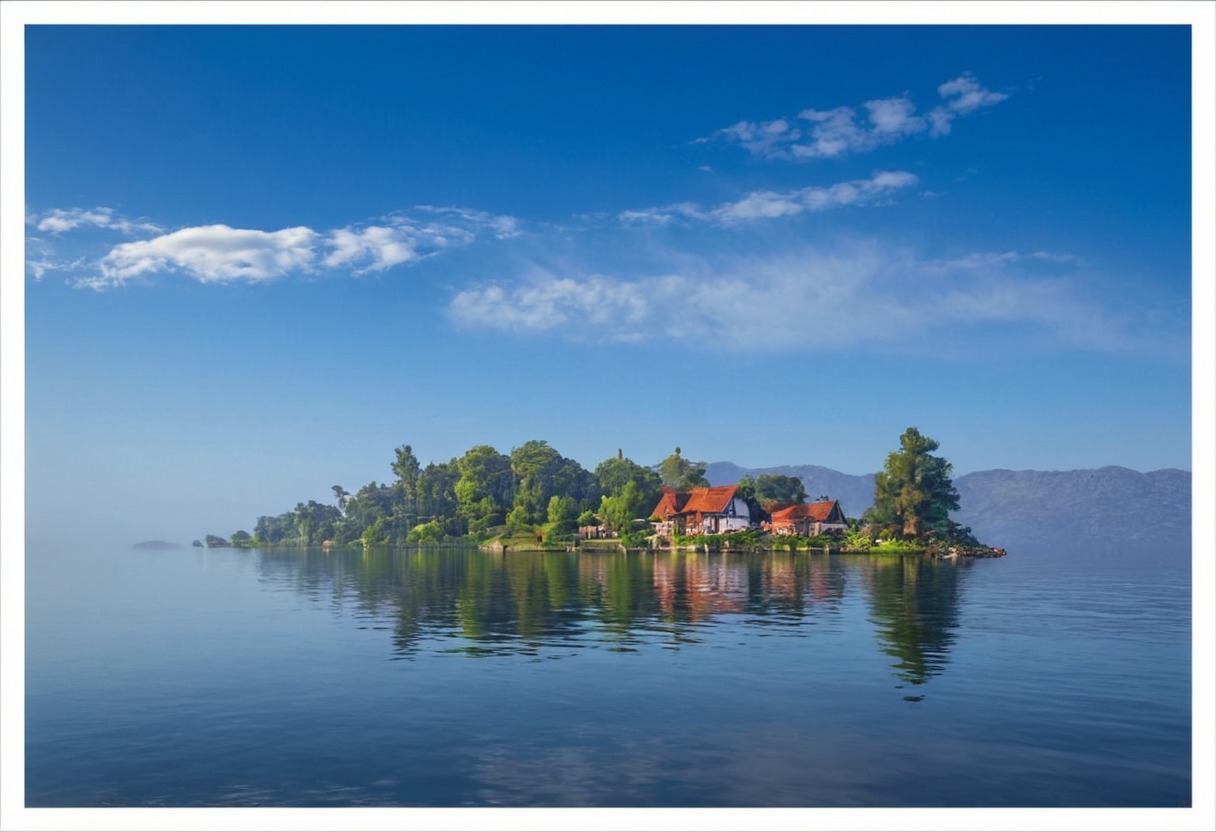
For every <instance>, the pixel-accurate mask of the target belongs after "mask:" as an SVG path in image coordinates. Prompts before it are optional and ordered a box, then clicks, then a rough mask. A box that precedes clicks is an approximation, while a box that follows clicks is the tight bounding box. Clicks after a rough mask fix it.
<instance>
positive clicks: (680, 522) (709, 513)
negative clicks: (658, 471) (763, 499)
mask: <svg viewBox="0 0 1216 832" xmlns="http://www.w3.org/2000/svg"><path fill="white" fill-rule="evenodd" d="M738 490H739V486H738V485H717V486H711V487H709V488H694V489H692V490H691V491H676V490H675V489H673V488H668V487H666V486H664V488H663V496H662V498H660V500H659V504H658V505H657V506H655V509H654V511H653V512H651V515H652V516H655V517H658V518H659V521H660V522H659V531H660V533H663V532H671V531H680V530H681V529H682V530H684V532H685V533H687V534H722V533H724V532H733V531H740V530H742V529H746V528H748V527H749V526H751V510H750V509H749V508H748V505H747V501H746V500H744V499H743V498H742V497H739V496H738V495H737V493H736V492H738Z"/></svg>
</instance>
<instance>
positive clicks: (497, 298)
mask: <svg viewBox="0 0 1216 832" xmlns="http://www.w3.org/2000/svg"><path fill="white" fill-rule="evenodd" d="M1040 255H1041V253H1035V254H1029V255H1023V254H1020V253H1018V252H1004V253H999V254H984V253H980V254H975V255H969V256H965V257H961V258H957V259H956V260H953V261H931V260H928V261H921V260H917V259H916V258H914V257H911V256H907V255H889V254H884V253H883V252H881V251H879V249H878V247H877V246H876V245H861V246H854V247H852V248H846V249H841V250H836V251H824V250H818V249H811V248H804V249H800V250H797V251H790V252H786V253H784V254H780V255H770V256H765V257H760V258H750V259H740V258H735V259H718V260H716V261H715V262H714V263H713V264H712V265H709V264H706V263H704V262H702V263H699V264H692V265H688V264H686V267H685V268H684V269H682V270H680V271H678V272H675V273H661V274H657V275H654V276H643V277H637V278H632V279H615V278H611V277H607V276H604V275H593V276H591V277H586V278H581V277H572V276H569V275H555V274H552V273H549V272H544V271H539V272H535V273H532V274H530V275H529V276H528V277H527V278H525V279H523V280H521V281H519V282H517V283H515V284H514V285H512V284H508V283H503V282H495V283H489V284H483V285H481V286H478V287H474V288H471V289H467V290H465V291H462V292H460V293H459V294H457V295H456V296H455V297H454V298H453V300H452V302H451V304H450V306H449V313H450V314H451V316H452V317H453V319H454V320H455V321H456V322H457V323H458V324H462V325H466V326H472V327H476V328H478V329H492V330H505V331H515V332H521V333H530V334H540V333H548V334H551V335H555V336H558V337H562V338H566V339H569V340H577V341H584V340H599V341H606V342H638V341H669V342H676V343H682V344H686V345H689V346H692V347H695V348H704V349H707V350H721V349H735V350H743V351H747V352H765V351H784V350H791V349H811V350H824V351H830V350H835V349H840V348H846V347H854V346H858V345H866V344H870V345H874V344H884V343H885V344H910V343H921V344H926V345H932V344H935V343H939V342H941V341H942V340H943V339H948V338H950V337H952V336H959V335H961V334H962V333H967V332H971V333H977V337H976V338H968V339H966V340H965V341H964V343H967V344H968V345H969V349H970V348H978V338H979V337H980V336H982V337H984V338H986V337H992V336H994V335H999V333H1000V332H1001V331H1003V330H1005V329H1008V328H1017V327H1031V328H1036V329H1038V330H1040V331H1041V332H1042V333H1043V334H1044V335H1045V336H1048V337H1054V338H1055V340H1057V341H1059V342H1063V343H1071V344H1074V345H1078V346H1082V347H1085V348H1091V349H1117V348H1120V347H1121V346H1123V345H1124V344H1125V343H1126V338H1125V335H1124V333H1123V332H1122V331H1121V329H1120V327H1119V325H1118V324H1117V323H1116V322H1115V321H1114V320H1113V318H1112V317H1111V316H1110V315H1109V314H1107V313H1106V312H1105V311H1104V310H1103V309H1102V308H1100V307H1099V306H1098V305H1097V304H1096V303H1094V302H1092V301H1089V300H1086V299H1084V298H1082V297H1081V296H1080V295H1079V294H1078V293H1077V291H1076V290H1075V286H1074V285H1073V284H1072V283H1071V282H1070V281H1069V279H1068V278H1067V277H1065V276H1062V275H1059V274H1049V275H1046V276H1038V277H1032V276H1028V275H1026V274H1022V273H1017V272H1015V271H1013V270H1012V269H1011V267H1012V265H1013V264H1016V263H1020V262H1026V261H1031V260H1035V261H1043V260H1044V258H1043V257H1041V256H1040ZM1052 257H1057V256H1056V255H1052ZM946 262H948V263H949V269H948V273H947V271H946V270H945V269H944V263H946Z"/></svg>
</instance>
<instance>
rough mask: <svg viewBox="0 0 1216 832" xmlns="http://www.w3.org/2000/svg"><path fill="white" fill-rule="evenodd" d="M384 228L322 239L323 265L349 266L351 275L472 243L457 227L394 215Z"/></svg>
mask: <svg viewBox="0 0 1216 832" xmlns="http://www.w3.org/2000/svg"><path fill="white" fill-rule="evenodd" d="M387 220H388V222H387V223H386V224H384V225H369V226H366V227H364V228H354V227H349V226H348V227H347V228H339V229H336V230H334V231H331V232H330V233H329V235H328V236H327V237H326V244H327V245H328V246H329V247H330V249H331V250H330V252H329V254H327V255H326V257H325V260H324V263H325V265H326V266H329V267H330V268H340V267H349V268H352V269H353V270H354V273H355V274H365V273H367V272H374V271H383V270H384V269H388V268H391V267H393V266H399V265H401V264H403V263H413V262H415V261H417V260H421V259H422V258H424V257H429V256H431V255H433V254H435V253H437V252H439V251H440V250H442V249H445V248H451V247H454V246H464V245H468V244H469V243H471V242H473V239H474V238H475V236H476V235H475V233H474V232H473V231H470V230H468V229H467V228H465V227H463V226H459V225H443V224H440V223H417V222H415V221H413V220H411V219H409V218H407V217H404V216H400V215H395V216H392V217H389V218H387Z"/></svg>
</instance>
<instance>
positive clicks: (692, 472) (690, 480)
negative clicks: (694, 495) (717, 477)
mask: <svg viewBox="0 0 1216 832" xmlns="http://www.w3.org/2000/svg"><path fill="white" fill-rule="evenodd" d="M659 477H660V478H661V479H662V481H663V485H667V486H670V487H672V488H675V489H677V490H680V491H687V490H688V489H690V488H704V487H706V486H708V485H709V480H707V479H706V478H705V463H704V462H689V461H688V460H687V459H685V458H684V457H682V456H681V455H680V449H679V448H676V450H675V453H673V454H672V455H671V456H669V457H667V458H666V459H664V460H663V461H662V462H660V463H659Z"/></svg>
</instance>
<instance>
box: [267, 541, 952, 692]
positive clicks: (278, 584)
mask: <svg viewBox="0 0 1216 832" xmlns="http://www.w3.org/2000/svg"><path fill="white" fill-rule="evenodd" d="M259 568H260V576H261V579H262V580H263V581H264V582H265V583H267V584H269V585H271V586H273V587H275V588H282V587H288V588H290V589H291V590H293V591H294V592H296V593H298V594H300V595H301V596H303V597H305V598H308V599H310V600H312V601H314V602H318V603H321V602H326V601H327V602H328V603H329V604H330V605H332V606H333V607H334V609H335V610H337V611H339V612H341V613H342V614H347V615H351V616H353V617H355V618H357V619H359V620H360V621H361V622H363V623H364V624H365V625H366V626H383V625H385V624H386V623H388V624H391V627H392V630H393V645H394V649H395V652H396V654H397V657H399V658H410V657H413V656H415V655H417V654H418V653H419V652H420V651H440V652H452V651H460V652H465V653H469V654H470V655H502V654H509V653H516V654H527V655H535V654H536V653H537V651H538V650H539V649H540V648H542V647H563V648H575V649H577V648H581V647H591V646H594V647H601V646H608V647H611V648H616V649H629V646H630V645H631V644H633V645H636V644H637V643H640V642H654V641H655V640H656V639H658V640H660V641H663V643H664V644H665V645H666V646H670V647H672V648H676V649H678V647H679V646H680V645H683V644H689V643H697V642H698V641H700V640H701V638H699V636H698V633H700V632H701V631H702V630H703V629H704V628H705V627H708V626H711V625H720V624H723V623H737V624H739V625H741V626H746V627H768V628H787V629H788V630H790V631H797V632H799V633H800V634H805V633H806V632H808V630H807V628H806V625H807V624H813V623H824V622H832V621H837V622H838V620H839V618H840V616H841V610H842V604H844V603H845V601H846V596H847V594H848V592H847V591H848V590H849V588H850V586H852V587H853V588H854V589H853V592H854V594H860V595H863V596H864V599H865V601H866V604H867V607H868V610H869V620H870V621H871V622H872V623H873V624H874V626H875V634H876V636H877V638H878V641H879V644H880V647H881V649H882V651H883V652H884V653H886V654H887V655H889V656H891V657H893V658H894V659H895V660H896V661H895V662H894V664H893V665H892V667H893V670H894V672H895V674H896V675H897V677H898V678H899V679H900V680H901V681H904V682H906V683H910V684H921V683H923V682H925V681H927V680H928V679H930V678H932V677H933V676H934V675H936V674H938V673H940V672H941V671H942V668H943V667H944V666H945V663H946V661H947V654H948V652H949V650H950V647H951V645H952V643H953V641H954V631H955V630H956V629H957V627H958V618H959V604H960V575H961V573H962V572H963V571H965V567H962V566H959V567H955V566H950V565H946V564H941V563H935V562H931V561H926V560H925V559H923V558H920V557H912V556H909V557H894V558H891V557H888V558H867V557H829V556H824V555H819V554H806V553H801V554H796V555H791V554H787V553H772V554H768V555H706V554H694V553H679V552H677V553H660V554H636V553H634V554H628V555H626V554H619V553H618V554H606V553H595V554H588V553H566V552H549V553H521V552H513V553H508V554H506V555H503V554H493V553H487V552H481V551H478V550H475V549H433V550H425V549H424V550H420V551H410V552H394V551H388V550H375V549H373V550H369V551H366V552H357V551H338V552H331V553H323V552H321V551H319V550H316V551H305V552H294V551H293V552H262V553H260V558H259ZM774 632H775V631H774Z"/></svg>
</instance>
